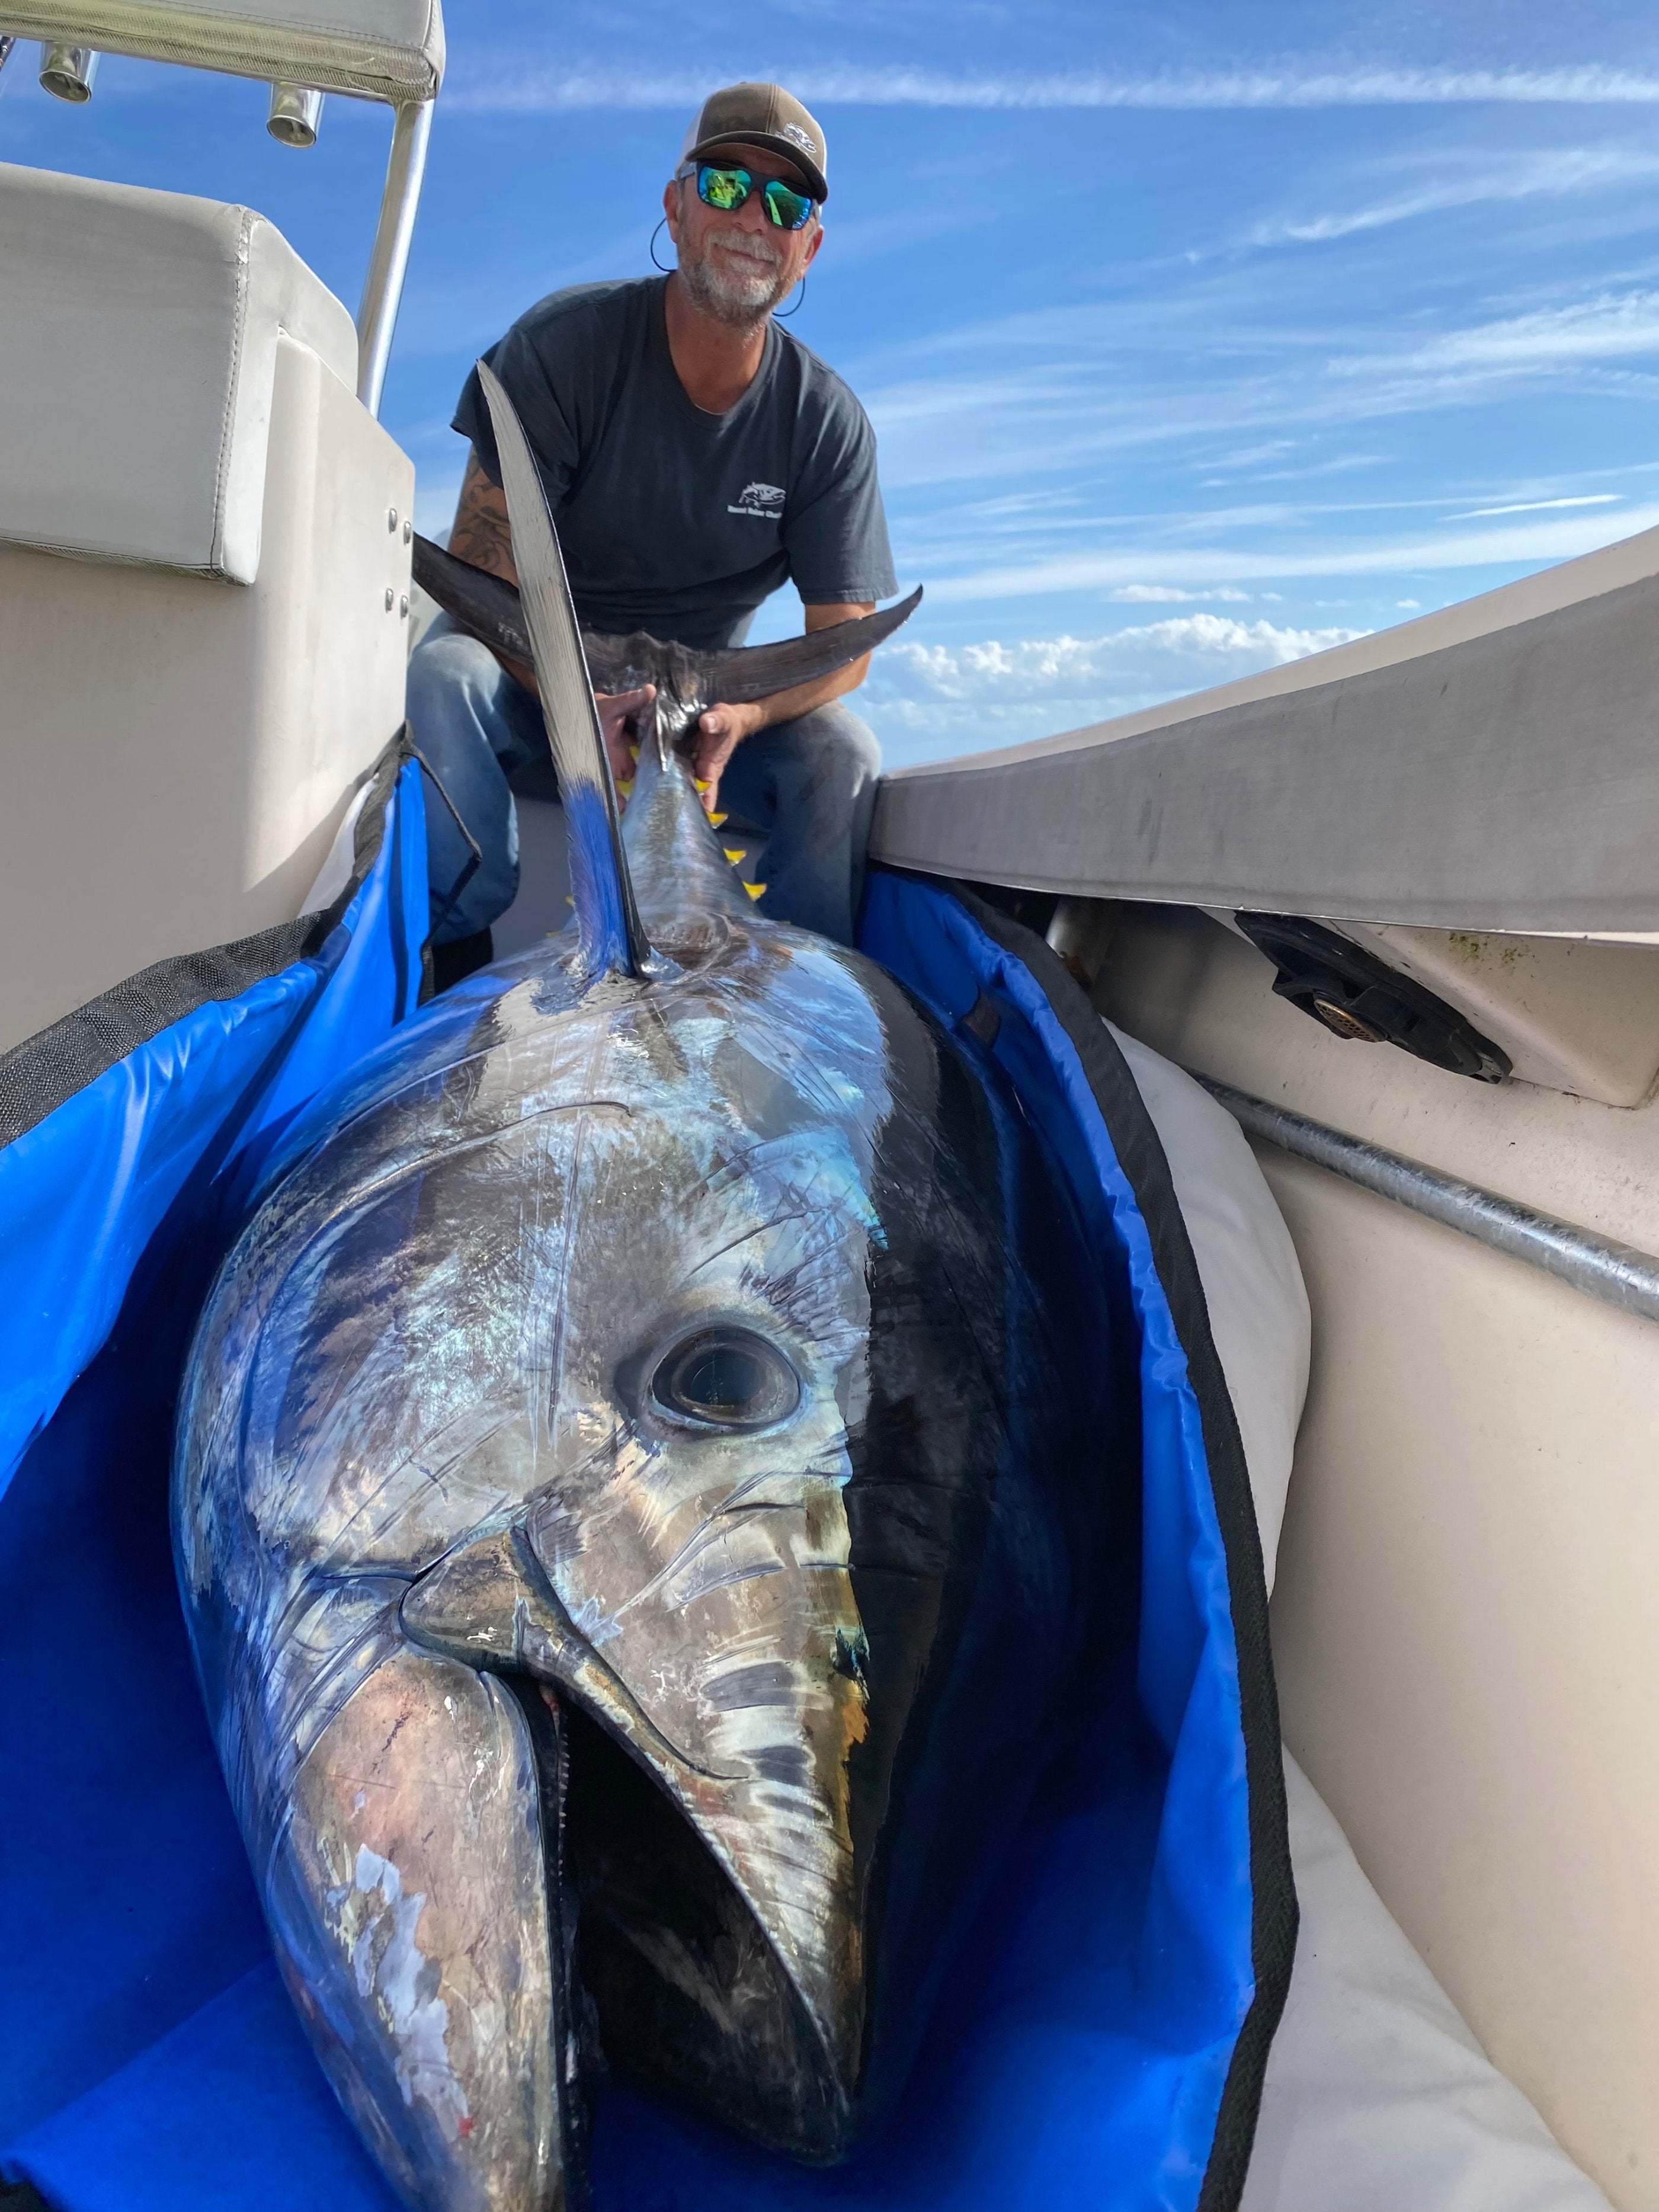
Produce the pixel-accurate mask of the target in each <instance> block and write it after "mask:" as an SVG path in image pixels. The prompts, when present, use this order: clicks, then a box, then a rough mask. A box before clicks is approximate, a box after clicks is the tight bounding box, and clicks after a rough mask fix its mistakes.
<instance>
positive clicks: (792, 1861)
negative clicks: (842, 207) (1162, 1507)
mask: <svg viewBox="0 0 1659 2212" xmlns="http://www.w3.org/2000/svg"><path fill="white" fill-rule="evenodd" d="M485 382H486V389H487V391H488V393H489V402H490V404H491V407H492V409H493V410H495V417H496V422H497V428H498V435H499V437H500V442H501V452H502V455H503V462H504V471H505V476H506V483H507V496H508V504H509V511H510V513H511V516H512V521H513V537H514V542H515V546H516V549H517V556H518V565H519V568H520V574H521V576H522V577H523V579H524V580H525V584H524V588H525V608H526V617H527V621H528V624H529V630H530V642H531V644H532V647H533V652H534V659H535V665H536V671H537V675H538V681H539V684H540V688H541V692H542V696H543V700H544V705H545V707H546V709H547V712H548V717H549V721H550V734H551V740H552V744H553V747H554V750H555V755H556V760H557V764H558V769H559V775H560V781H561V785H562V789H563V792H564V797H565V803H566V807H567V811H568V817H569V820H570V826H571V839H572V854H573V879H574V882H575V884H576V887H577V889H576V898H577V914H576V916H575V920H574V924H573V927H571V929H570V930H568V931H567V932H566V933H564V934H563V935H562V937H560V938H557V939H550V941H549V942H548V943H547V945H545V946H544V947H543V948H541V949H539V950H537V951H531V952H528V953H526V954H524V955H522V956H520V957H517V958H514V959H511V960H508V961H505V962H502V963H499V964H497V965H496V966H495V967H493V968H491V969H485V970H483V971H481V972H480V973H479V974H477V975H474V976H472V977H471V978H469V979H468V981H466V982H465V984H463V985H461V986H460V987H458V988H457V989H456V990H454V991H453V992H451V993H449V994H446V995H445V996H444V997H443V998H441V999H440V1000H436V1001H435V1002H434V1003H433V1004H432V1005H430V1006H428V1008H426V1009H425V1010H424V1011H423V1012H422V1013H421V1014H420V1015H418V1016H417V1017H416V1018H415V1019H414V1020H413V1021H411V1022H410V1023H409V1024H406V1025H405V1027H404V1029H403V1030H401V1031H400V1032H399V1033H398V1035H397V1036H395V1037H394V1038H393V1039H392V1041H391V1042H390V1043H389V1044H388V1045H387V1046H386V1048H384V1049H382V1050H381V1051H380V1052H379V1053H378V1054H374V1056H372V1057H371V1058H370V1059H368V1060H367V1061H366V1062H365V1063H363V1064H362V1066H360V1067H359V1068H358V1069H356V1071H355V1072H354V1073H352V1074H351V1075H350V1076H349V1079H347V1080H346V1081H345V1083H344V1084H343V1086H341V1087H339V1088H337V1089H336V1090H335V1091H333V1092H332V1093H331V1094H330V1095H329V1096H328V1097H326V1098H325V1099H324V1100H323V1101H321V1102H319V1105H318V1106H317V1107H316V1108H315V1109H313V1111H312V1113H311V1114H310V1115H309V1116H308V1118H307V1121H306V1123H305V1125H304V1126H303V1127H301V1128H300V1129H299V1130H297V1131H296V1132H295V1133H294V1134H293V1136H292V1138H291V1139H290V1141H289V1145H288V1146H287V1148H286V1151H285V1153H284V1156H283V1159H282V1161H281V1162H280V1163H279V1164H277V1165H276V1167H275V1168H274V1169H273V1170H272V1173H271V1176H270V1179H269V1181H268V1184H267V1188H266V1190H265V1192H264V1195H263V1197H262V1199H261V1201H260V1203H259V1206H258V1210H257V1211H256V1212H254V1214H253V1216H252V1219H251V1221H250V1222H249V1224H248V1225H247V1227H246V1231H245V1232H244V1233H243V1235H242V1236H241V1237H240V1241H239V1242H238V1243H237V1244H236V1245H235V1247H234V1250H233V1251H232V1252H231V1254H230V1255H229V1256H228V1260H227V1261H226V1262H225V1264H224V1266H223V1267H222V1270H221V1273H220V1274H219V1277H218V1279H217V1281H216V1285H215V1287H214V1290H213V1291H212V1293H211V1296H210V1300H209V1302H208V1304H207V1306H206V1308H205V1310H204V1316H203V1318H202V1321H201V1322H200V1325H199V1328H198V1331H197V1339H196V1342H195V1345H194V1347H193V1351H192V1354H191V1364H190V1369H189V1373H188V1377H187V1387H186V1390H185V1397H184V1400H183V1403H182V1408H181V1414H180V1425H179V1447H178V1452H177V1458H176V1465H175V1478H174V1533H175V1548H176V1556H177V1561H178V1569H179V1583H180V1588H181V1590H182V1593H183V1596H184V1602H185V1611H186V1613H187V1616H188V1620H189V1625H190V1629H191V1638H192V1643H193V1646H194V1650H195V1653H196V1656H197V1667H198V1672H199V1675H200V1680H201V1683H202V1688H203V1692H204V1698H205V1701H206V1705H207V1709H208V1712H209V1715H210V1721H211V1724H212V1728H213V1731H214V1735H215V1738H216V1743H217V1746H218V1750H219V1754H220V1758H221V1760H222V1765H223V1770H224V1773H225V1777H226V1780H227V1782H228V1787H229V1791H230V1796H231V1798H232V1800H233V1802H234V1808H235V1811H236V1814H237V1817H238V1819H239V1820H240V1825H241V1828H242V1832H243V1834H244V1837H245V1838H246V1844H247V1849H248V1852H249V1856H250V1859H251V1862H252V1869H253V1873H254V1876H255V1880H256V1881H257V1884H258V1891H259V1895H260V1897H261V1899H262V1901H263V1904H264V1911H265V1913H266V1916H267V1918H268V1921H269V1924H270V1934H271V1938H272V1942H273V1945H274V1948H275V1951H276V1957H277V1960H278V1961H279V1963H280V1966H281V1969H282V1972H283V1977H284V1979H285V1982H286V1984H287V1987H288V1989H289V1992H290V1994H291V1996H292V1998H293V2001H294V2002H295V2006H296V2008H298V2011H299V2014H300V2015H301V2019H302V2021H303V2022H304V2025H305V2027H306V2030H307V2033H308V2035H309V2037H310V2039H311V2041H312V2044H313V2047H314V2049H315V2051H316V2054H317V2057H318V2058H319V2061H320V2062H321V2064H322V2066H323V2068H324V2069H325V2072H326V2073H327V2075H328V2077H329V2079H330V2081H331V2082H332V2084H333V2086H334V2087H335V2089H336V2091H337V2093H338V2095H339V2098H340V2100H341V2101H342V2103H343V2105H344V2106H345V2108H346V2110H347V2112H349V2114H350V2115H351V2117H352V2118H353V2119H354V2121H355V2122H356V2125H357V2126H358V2128H359V2129H360V2130H361V2132H362V2136H363V2138H364V2140H365V2141H366V2142H367V2143H368V2146H369V2148H371V2150H372V2151H373V2152H374V2155H375V2156H376V2157H377V2158H378V2159H379V2160H380V2164H381V2166H382V2167H383V2168H384V2170H385V2172H386V2174H387V2176H388V2177H389V2178H390V2179H391V2181H392V2183H393V2185H395V2186H396V2188H397V2189H398V2191H400V2192H401V2193H402V2195H403V2197H404V2199H405V2200H406V2201H407V2202H408V2203H410V2205H412V2206H416V2207H420V2208H422V2209H423V2212H553V2208H556V2207H560V2206H562V2205H564V2204H566V2203H580V2201H581V2199H582V2196H583V2191H584V2179H583V2177H584V2169H585V2156H586V2113H587V2108H588V2091H589V2087H590V2085H591V2082H592V2079H593V2075H594V2069H595V2068H596V2066H598V2065H599V2063H601V2054H602V2057H603V2062H604V2063H608V2064H609V2066H610V2067H611V2068H612V2069H616V2070H617V2072H620V2073H623V2074H625V2075H629V2076H630V2077H632V2078H634V2079H635V2080H636V2081H639V2082H641V2083H642V2084H643V2085H645V2086H646V2087H647V2088H648V2089H650V2090H652V2091H653V2092H654V2093H659V2094H661V2095H664V2096H666V2097H669V2098H671V2099H675V2100H680V2101H682V2102H684V2103H687V2104H690V2105H691V2106H695V2107H696V2109H698V2110H699V2111H701V2112H704V2113H707V2114H708V2115H711V2116H712V2117H714V2118H716V2119H718V2120H720V2121H723V2122H725V2123H726V2124H729V2125H731V2126H732V2127H734V2128H736V2129H738V2130H743V2131H744V2133H745V2134H746V2135H748V2136H750V2137H751V2138H753V2139H755V2140H756V2141H757V2142H760V2143H762V2144H764V2145H766V2146H769V2148H772V2149H774V2150H775V2151H777V2152H780V2153H784V2154H791V2155H793V2156H795V2157H798V2158H801V2159H806V2160H833V2159H836V2158H838V2157H840V2156H842V2154H845V2153H846V2152H847V2151H848V2148H850V2147H852V2146H853V2145H854V2144H855V2143H856V2142H859V2141H860V2139H861V2137H863V2136H866V2134H867V2133H868V2131H869V2130H871V2129H872V2128H873V2127H876V2126H878V2124H879V2122H880V2120H881V2118H882V2116H883V2115H884V2113H885V2112H887V2110H888V2109H889V2107H890V2105H891V2103H892V2100H893V2099H894V2098H895V2096H896V2093H897V2092H898V2090H899V2088H900V2087H902V2083H903V2081H904V2079H905V2075H906V2073H907V2070H908V2068H909V2067H910V2065H911V2063H912V2060H913V2058H914V2057H915V2051H916V2049H917V2046H918V2043H919V2040H920V2039H921V2035H922V2034H923V2033H924V2031H925V2029H926V2028H927V2023H928V2019H929V2015H930V2010H931V2009H932V2008H933V2003H934V2000H935V1996H936V1993H937V1990H938V1988H939V1979H940V1976H941V1974H942V1973H943V1972H944V1971H945V1966H946V1964H947V1962H948V1960H949V1959H950V1956H951V1950H952V1946H953V1944H954V1943H955V1942H957V1940H958V1939H959V1937H960V1936H961V1933H962V1930H963V1928H964V1927H965V1926H966V1925H967V1924H968V1923H969V1919H970V1917H971V1916H972V1915H973V1913H974V1912H975V1910H976V1909H977V1907H978V1906H979V1905H980V1904H981V1900H982V1899H984V1897H985V1895H986V1893H987V1887H988V1886H989V1885H990V1884H991V1883H992V1882H993V1881H994V1879H995V1876H996V1874H997V1871H998V1869H999V1868H1000V1867H1001V1866H1002V1865H1003V1864H1004V1863H1005V1862H1006V1857H1007V1852H1008V1846H1009V1844H1010V1839H1011V1838H1012V1836H1013V1835H1014V1834H1015V1832H1016V1831H1017V1829H1018V1825H1019V1822H1020V1820H1021V1818H1022V1815H1023V1814H1024V1810H1025V1808H1026V1807H1027V1805H1028V1802H1029V1800H1030V1795H1031V1792H1032V1790H1033V1788H1034V1786H1035V1784H1036V1781H1037V1778H1039V1776H1040V1775H1041V1773H1042V1771H1043V1769H1044V1768H1045V1766H1046V1765H1048V1762H1049V1760H1050V1759H1051V1758H1052V1757H1053V1756H1054V1753H1055V1751H1056V1748H1057V1747H1058V1746H1059V1745H1060V1744H1061V1743H1062V1742H1063V1741H1065V1740H1066V1734H1067V1731H1068V1729H1070V1728H1071V1727H1072V1725H1073V1717H1074V1714H1075V1711H1076V1707H1077V1702H1078V1691H1079V1685H1080V1684H1083V1683H1086V1682H1088V1681H1090V1680H1093V1674H1092V1672H1091V1669H1092V1668H1093V1667H1094V1665H1095V1663H1096V1662H1097V1657H1098V1654H1099V1652H1100V1651H1101V1650H1102V1649H1103V1647H1104V1645H1105V1644H1108V1643H1109V1642H1110V1641H1111V1640H1112V1638H1113V1637H1114V1635H1115V1634H1116V1633H1118V1632H1122V1631H1125V1630H1127V1620H1123V1619H1122V1618H1121V1617H1120V1616H1119V1613H1118V1611H1117V1609H1116V1607H1115V1601H1109V1593H1110V1592H1111V1591H1112V1590H1113V1589H1116V1588H1119V1587H1121V1583H1120V1581H1119V1580H1117V1579H1115V1577H1114V1575H1113V1573H1112V1571H1111V1563H1112V1560H1113V1559H1114V1558H1115V1557H1117V1556H1119V1555H1120V1554H1121V1548H1122V1547H1123V1544H1124V1542H1125V1541H1126V1538H1125V1523H1124V1522H1123V1519H1122V1514H1121V1499H1122V1498H1123V1497H1124V1495H1125V1492H1126V1481H1127V1474H1126V1468H1125V1466H1124V1465H1123V1464H1122V1463H1121V1462H1122V1459H1123V1455H1122V1453H1121V1447H1120V1445H1119V1443H1118V1441H1117V1432H1116V1430H1115V1416H1116V1405H1115V1396H1114V1390H1113V1386H1112V1383H1111V1380H1110V1376H1111V1373H1112V1365H1111V1360H1110V1358H1109V1356H1108V1353H1109V1344H1110V1334H1109V1316H1108V1314H1107V1312H1106V1310H1105V1308H1104V1304H1103V1292H1102V1291H1101V1290H1100V1289H1099V1287H1098V1274H1097V1269H1096V1268H1095V1267H1093V1266H1092V1265H1091V1258H1090V1255H1089V1253H1088V1251H1087V1249H1085V1237H1084V1234H1083V1231H1082V1229H1081V1227H1080V1225H1079V1220H1078V1218H1077V1216H1076V1214H1075V1212H1074V1210H1073V1205H1072V1203H1071V1201H1070V1200H1069V1198H1068V1196H1067V1192H1066V1183H1065V1181H1064V1177H1063V1176H1062V1174H1061V1172H1060V1169H1059V1167H1058V1166H1057V1164H1056V1163H1055V1162H1054V1160H1053V1159H1052V1158H1050V1157H1049V1156H1048V1153H1047V1152H1045V1150H1044V1147H1043V1146H1042V1143H1041V1142H1040V1141H1039V1139H1038V1138H1037V1137H1036V1134H1035V1133H1034V1132H1033V1130H1032V1128H1031V1127H1030V1125H1029V1124H1028V1123H1027V1121H1025V1119H1024V1117H1023V1115H1022V1114H1021V1112H1020V1110H1019V1109H1018V1104H1017V1103H1016V1101H1015V1099H1014V1097H1013V1096H1012V1092H1011V1091H1010V1090H1009V1088H1008V1085H1007V1084H1006V1080H1005V1079H1004V1078H1003V1076H1002V1074H1001V1073H1000V1070H999V1068H998V1067H997V1066H996V1065H995V1064H994V1060H993V1059H992V1057H991V1056H990V1055H989V1054H988V1053H987V1051H986V1049H985V1048H984V1047H983V1046H982V1044H981V1042H979V1040H978V1038H977V1036H975V1034H973V1033H971V1031H970V1030H963V1029H958V1030H945V1029H944V1028H942V1027H941V1026H940V1025H939V1023H938V1022H936V1021H935V1020H934V1019H933V1018H932V1017H931V1016H930V1015H929V1014H928V1013H927V1012H925V1011H924V1010H923V1008H922V1007H921V1006H920V1005H919V1004H918V1003H917V1001H916V1000H914V999H913V998H911V997H910V996H909V995H908V994H907V993H906V992H905V991H904V990H903V989H902V988H901V987H899V986H898V985H897V984H896V982H895V981H892V980H891V978H890V977H889V976H888V975H886V974H885V973H884V971H883V970H881V969H879V968H878V967H876V966H875V965H873V964H872V963H870V962H869V961H867V960H865V959H863V958H860V957H859V956H857V955H856V954H854V953H851V952H848V951H842V950H841V949H839V948H838V947H836V946H834V945H829V944H828V943H826V942H824V941H823V940H822V939H817V938H814V937H811V936H810V935H808V934H806V933H803V932H801V931H799V930H795V929H791V928H788V927H782V926H780V925H777V924H771V923H768V922H765V921H761V920H758V919H757V917H756V915H755V914H754V912H753V909H752V908H751V907H750V902H749V901H748V899H747V897H746V896H744V891H743V890H742V887H741V885H740V884H738V882H737V881H736V879H735V878H734V877H733V876H732V872H731V871H730V869H729V868H728V867H727V866H726V863H725V861H724V859H723V857H722V855H721V854H720V848H719V847H718V845H717V843H716V842H715V840H714V835H713V832H712V831H711V829H709V826H708V822H707V820H706V817H704V815H703V813H702V808H701V805H700V804H699V801H698V799H697V795H696V791H695V789H694V787H693V784H692V780H691V777H690V772H689V770H688V769H687V766H686V764H685V763H684V760H683V759H681V757H679V755H678V752H677V751H676V750H675V749H674V748H673V746H672V745H671V744H668V743H665V742H664V741H663V740H662V738H661V736H660V733H659V734H658V735H657V736H656V737H653V738H651V739H650V741H649V742H647V744H646V746H645V748H644V750H643V752H642V756H641V766H640V773H639V777H638V781H637V783H636V787H635V795H634V799H633V801H632V804H631V805H630V806H629V810H628V813H627V817H626V821H625V824H619V822H618V816H617V805H616V801H615V797H614V793H612V791H611V785H610V781H609V776H608V771H607V770H606V768H605V760H604V752H603V747H602V745H601V744H600V740H599V725H598V721H597V718H596V714H595V710H594V706H593V701H592V690H591V688H590V686H589V684H588V680H587V676H586V671H585V668H584V665H583V662H582V656H581V652H580V645H579V643H578V641H577V635H576V630H575V626H574V615H573V614H572V611H571V608H570V602H569V596H568V588H567V586H566V585H565V582H564V578H563V572H562V568H561V566H560V563H559V558H558V552H557V546H556V539H555V538H554V535H553V532H552V526H551V521H550V517H549V515H548V513H547V510H546V507H545V504H544V500H543V496H542V494H541V490H540V487H539V483H538V480H537V478H536V477H535V474H534V470H533V465H532V461H531V459H530V455H529V452H528V448H527V447H526V444H525V441H524V438H523V434H522V431H521V429H520V427H519V425H518V423H517V421H516V419H515V418H514V417H513V414H512V410H511V409H510V407H509V406H508V404H507V402H506V399H505V397H504V395H503V394H502V393H501V391H500V388H499V386H495V384H494V382H493V380H490V379H489V377H488V375H487V374H486V378H485ZM636 894H637V895H636ZM978 1026H979V1027H980V1028H981V1029H984V1028H986V1027H987V1026H988V1024H985V1023H981V1024H979V1025H978Z"/></svg>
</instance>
